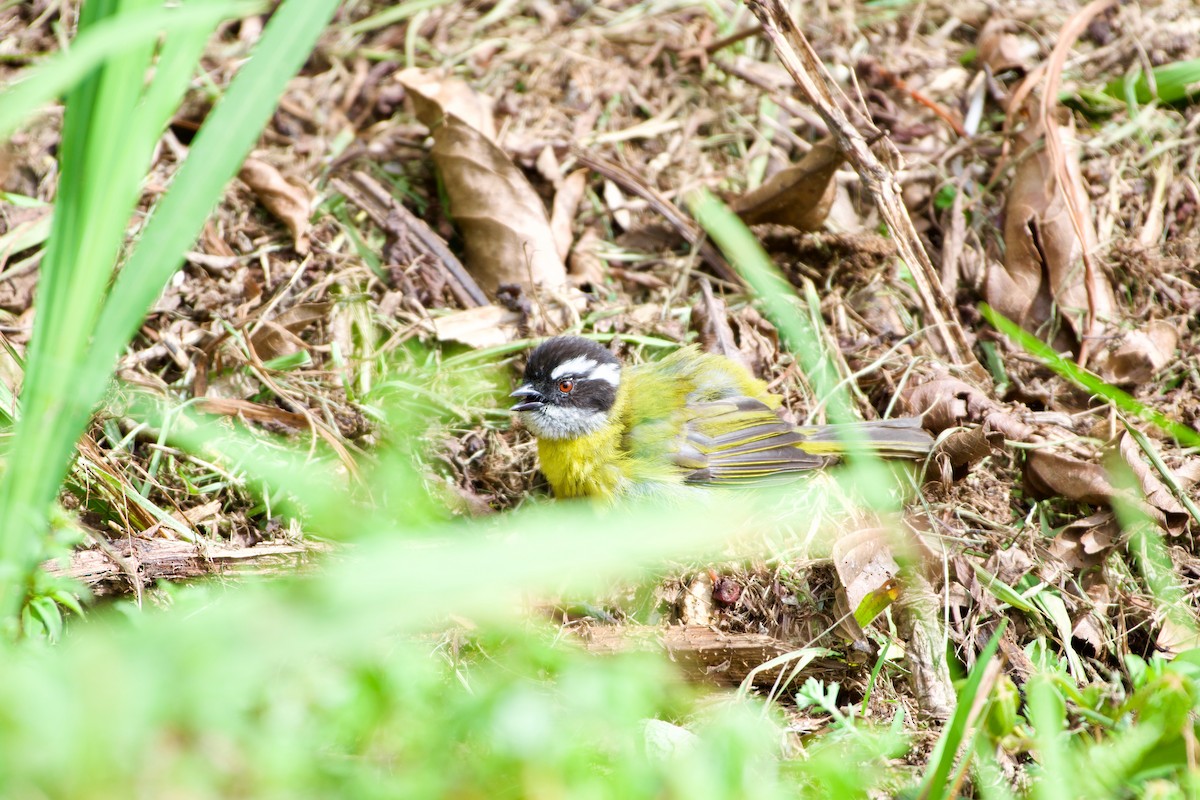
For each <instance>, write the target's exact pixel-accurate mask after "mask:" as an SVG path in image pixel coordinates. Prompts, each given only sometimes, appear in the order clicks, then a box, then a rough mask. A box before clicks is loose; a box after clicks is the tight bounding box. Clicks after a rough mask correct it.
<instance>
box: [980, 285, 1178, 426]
mask: <svg viewBox="0 0 1200 800" xmlns="http://www.w3.org/2000/svg"><path fill="white" fill-rule="evenodd" d="M979 310H980V312H981V313H982V314H983V316H984V318H985V319H986V320H987V321H988V322H989V323H991V325H992V326H993V327H994V328H996V330H998V331H1000V332H1001V333H1003V334H1004V335H1005V336H1007V337H1008V338H1010V339H1012V340H1013V341H1014V342H1016V343H1017V344H1019V345H1020V346H1021V347H1022V348H1024V349H1025V351H1026V352H1027V353H1029V354H1030V355H1033V356H1036V357H1037V358H1038V359H1039V360H1040V361H1041V362H1042V363H1043V364H1045V365H1046V366H1047V367H1049V368H1050V369H1052V370H1054V371H1055V372H1057V373H1058V374H1059V375H1060V376H1062V377H1063V378H1066V379H1067V380H1069V381H1071V382H1072V383H1074V384H1075V385H1076V386H1080V387H1082V388H1084V389H1086V390H1087V391H1089V392H1091V393H1092V394H1094V395H1097V396H1099V397H1103V398H1104V399H1105V400H1107V401H1108V402H1110V403H1112V404H1113V405H1115V406H1116V407H1117V408H1119V409H1121V410H1122V411H1124V412H1125V413H1126V414H1129V415H1130V416H1133V417H1137V418H1138V419H1142V420H1145V421H1146V422H1150V423H1153V424H1154V425H1157V426H1158V427H1159V428H1161V429H1162V430H1163V431H1165V432H1166V433H1169V434H1170V435H1171V436H1174V437H1175V439H1176V440H1178V441H1179V442H1180V443H1181V444H1184V445H1187V446H1188V447H1200V433H1198V432H1196V431H1195V430H1193V429H1192V428H1189V427H1188V426H1186V425H1183V424H1180V423H1178V422H1176V421H1175V420H1173V419H1171V418H1170V417H1168V416H1166V415H1165V414H1163V413H1161V412H1159V411H1155V410H1154V409H1152V408H1150V407H1149V406H1147V405H1145V404H1144V403H1141V402H1139V401H1138V400H1137V399H1135V398H1134V397H1132V396H1130V395H1129V394H1127V393H1126V392H1123V391H1121V390H1120V389H1118V388H1116V387H1115V386H1110V385H1109V384H1107V383H1105V382H1104V381H1102V380H1101V379H1100V378H1098V377H1096V376H1095V375H1093V374H1092V373H1090V372H1088V371H1087V370H1086V369H1084V368H1083V367H1081V366H1079V365H1078V364H1076V363H1074V362H1073V361H1069V360H1067V359H1065V358H1063V357H1062V356H1060V355H1059V354H1058V353H1056V352H1054V349H1053V348H1052V347H1050V345H1048V344H1046V343H1045V342H1043V341H1042V340H1041V339H1039V338H1037V337H1036V336H1034V335H1033V334H1031V333H1029V332H1028V331H1026V330H1025V329H1024V328H1022V327H1021V326H1020V325H1018V324H1017V323H1015V322H1013V321H1012V320H1010V319H1008V318H1007V317H1005V316H1003V315H1002V314H998V313H997V312H996V311H995V309H993V308H992V307H991V306H989V305H987V304H986V303H981V304H980V306H979Z"/></svg>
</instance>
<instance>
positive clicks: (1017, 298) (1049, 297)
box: [984, 98, 1116, 350]
mask: <svg viewBox="0 0 1200 800" xmlns="http://www.w3.org/2000/svg"><path fill="white" fill-rule="evenodd" d="M1026 110H1027V112H1028V115H1029V124H1028V125H1026V127H1025V129H1024V130H1023V131H1022V132H1021V133H1020V134H1019V135H1018V136H1017V144H1018V156H1017V158H1018V164H1017V169H1016V173H1015V174H1014V175H1013V181H1012V186H1011V187H1009V192H1008V202H1007V203H1006V205H1005V219H1004V244H1005V257H1004V265H1003V267H1002V268H1001V267H1000V266H998V265H996V264H992V266H991V268H990V269H989V270H988V275H987V282H986V285H985V287H984V295H985V297H986V299H987V302H988V303H989V304H990V305H991V306H992V307H993V308H995V309H996V310H997V311H998V312H1000V313H1001V314H1003V315H1004V316H1006V317H1008V318H1009V319H1012V320H1014V321H1015V322H1017V323H1019V324H1020V325H1021V326H1022V327H1024V328H1026V329H1027V330H1030V331H1036V330H1038V329H1039V328H1041V327H1042V326H1043V325H1045V324H1046V323H1047V322H1048V321H1050V320H1051V317H1052V315H1053V313H1054V311H1055V310H1056V309H1057V310H1058V312H1059V313H1061V314H1062V316H1063V318H1064V319H1065V320H1066V322H1067V324H1068V326H1069V327H1064V328H1063V329H1062V330H1060V331H1059V332H1058V336H1057V338H1056V339H1055V340H1054V342H1053V343H1052V344H1053V345H1054V346H1055V347H1056V348H1057V349H1059V350H1068V349H1069V350H1076V349H1077V348H1078V346H1079V343H1080V341H1081V340H1082V339H1083V338H1084V337H1089V336H1095V335H1098V334H1099V332H1100V328H1101V326H1102V324H1103V323H1104V322H1105V321H1106V320H1109V319H1111V318H1112V316H1113V311H1114V308H1115V304H1116V301H1115V298H1114V296H1113V289H1112V285H1111V284H1110V283H1109V281H1108V278H1107V277H1106V276H1105V275H1103V274H1102V273H1100V271H1099V270H1097V271H1096V272H1095V274H1094V275H1093V280H1092V285H1091V287H1090V291H1089V287H1088V286H1087V285H1086V274H1085V269H1084V266H1083V254H1084V250H1085V248H1086V249H1087V250H1088V251H1091V250H1092V249H1093V248H1094V247H1095V238H1096V234H1095V230H1094V228H1093V225H1092V222H1091V217H1090V216H1089V215H1088V214H1087V213H1086V209H1087V208H1088V207H1089V203H1088V196H1087V191H1086V190H1085V189H1084V185H1083V179H1082V177H1081V175H1080V172H1079V152H1078V147H1077V146H1076V144H1075V131H1074V126H1073V125H1068V126H1066V127H1063V128H1059V129H1058V132H1059V135H1060V148H1061V150H1062V152H1063V158H1064V160H1065V173H1066V175H1067V176H1068V177H1069V179H1070V180H1069V184H1068V185H1067V186H1062V184H1061V182H1060V181H1059V180H1058V179H1057V177H1056V171H1055V168H1054V164H1053V163H1052V161H1051V158H1050V156H1049V155H1048V153H1047V150H1046V149H1045V148H1043V147H1041V142H1042V140H1043V139H1044V137H1045V131H1046V129H1045V126H1044V125H1043V124H1042V122H1041V117H1040V113H1041V112H1040V106H1039V105H1038V100H1037V99H1036V98H1031V100H1030V102H1029V103H1027V105H1026ZM1064 192H1070V193H1071V194H1072V197H1073V201H1074V204H1075V207H1076V208H1079V209H1082V210H1084V211H1083V212H1082V213H1081V216H1082V219H1081V220H1080V224H1081V226H1082V231H1083V241H1080V237H1079V236H1078V235H1077V233H1076V230H1075V226H1074V225H1073V224H1072V221H1071V217H1070V210H1069V208H1068V203H1067V198H1066V195H1065V194H1064ZM1089 295H1090V299H1089ZM1089 303H1091V304H1093V305H1094V309H1095V319H1096V323H1095V327H1094V329H1091V330H1089V329H1088V323H1087V320H1088V307H1089Z"/></svg>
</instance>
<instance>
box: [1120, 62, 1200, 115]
mask: <svg viewBox="0 0 1200 800" xmlns="http://www.w3.org/2000/svg"><path fill="white" fill-rule="evenodd" d="M1150 77H1151V78H1152V79H1153V81H1151V80H1148V79H1147V76H1146V73H1145V72H1143V71H1142V68H1141V67H1135V68H1134V69H1132V70H1130V71H1129V73H1128V74H1126V75H1123V76H1121V77H1119V78H1113V79H1112V80H1111V81H1109V82H1108V84H1107V85H1106V86H1105V87H1104V91H1105V93H1106V94H1108V95H1109V96H1111V97H1115V98H1117V99H1118V100H1124V101H1125V102H1126V104H1128V105H1129V106H1137V105H1138V104H1139V103H1149V102H1150V101H1151V100H1161V101H1162V102H1164V103H1178V102H1180V101H1184V100H1189V99H1191V98H1193V97H1194V96H1195V95H1196V93H1197V92H1200V59H1193V60H1191V61H1174V62H1172V63H1170V64H1163V65H1162V66H1160V67H1155V68H1154V69H1152V70H1150Z"/></svg>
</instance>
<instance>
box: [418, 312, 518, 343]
mask: <svg viewBox="0 0 1200 800" xmlns="http://www.w3.org/2000/svg"><path fill="white" fill-rule="evenodd" d="M520 322H521V315H520V314H518V313H517V312H515V311H510V310H508V309H507V308H502V307H501V306H497V305H490V306H479V307H478V308H468V309H466V310H465V311H456V312H454V313H453V314H447V315H445V316H442V317H433V318H431V319H429V320H427V321H426V322H425V323H424V327H425V328H426V329H427V330H429V331H430V332H431V333H433V335H434V336H436V337H437V340H438V341H439V342H460V343H462V344H465V345H468V346H469V347H473V348H477V349H479V348H484V347H495V346H496V345H501V344H508V343H509V342H511V341H512V340H513V339H515V338H517V328H518V325H519V324H520Z"/></svg>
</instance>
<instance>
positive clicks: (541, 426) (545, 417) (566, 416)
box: [521, 405, 608, 440]
mask: <svg viewBox="0 0 1200 800" xmlns="http://www.w3.org/2000/svg"><path fill="white" fill-rule="evenodd" d="M521 420H522V421H523V422H524V423H525V427H526V428H529V430H531V431H532V432H533V435H534V436H536V437H538V438H539V439H558V440H561V439H579V438H581V437H584V436H589V435H591V434H593V433H595V432H596V431H598V430H600V429H601V428H603V427H604V424H605V423H606V422H608V414H606V413H605V412H603V411H588V410H585V409H582V408H571V407H568V406H554V405H544V406H542V407H541V408H539V409H537V410H536V411H522V412H521Z"/></svg>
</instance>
